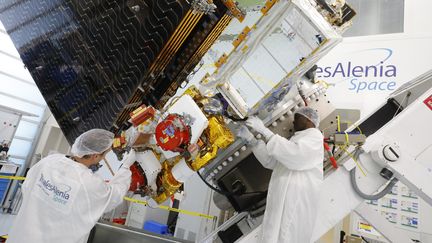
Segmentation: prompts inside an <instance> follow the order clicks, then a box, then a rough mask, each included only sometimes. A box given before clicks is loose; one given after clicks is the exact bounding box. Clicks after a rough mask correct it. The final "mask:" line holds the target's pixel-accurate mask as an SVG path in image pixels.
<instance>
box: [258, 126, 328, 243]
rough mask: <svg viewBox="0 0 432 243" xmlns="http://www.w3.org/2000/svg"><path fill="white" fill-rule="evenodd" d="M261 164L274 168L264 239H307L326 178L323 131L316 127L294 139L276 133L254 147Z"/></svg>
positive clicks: (287, 242) (296, 242)
mask: <svg viewBox="0 0 432 243" xmlns="http://www.w3.org/2000/svg"><path fill="white" fill-rule="evenodd" d="M253 153H254V155H255V157H256V158H257V159H258V160H259V161H260V162H261V164H262V165H263V166H264V167H265V168H268V169H271V170H273V173H272V176H271V179H270V184H269V188H268V195H267V204H266V211H265V214H264V220H263V224H262V226H263V227H262V229H263V232H262V242H265V243H276V242H278V243H308V242H310V241H311V237H312V231H313V227H314V223H315V218H316V214H317V207H318V205H317V203H318V198H319V190H320V185H321V184H322V181H323V159H324V150H323V135H322V134H321V132H320V131H319V130H318V129H316V128H309V129H306V130H303V131H299V132H296V133H295V134H294V136H292V137H291V139H289V140H288V139H286V138H283V137H281V136H279V135H277V134H275V135H273V136H272V137H271V138H270V140H269V142H268V143H267V145H266V144H265V143H264V142H263V141H262V140H260V141H259V143H258V144H257V145H256V146H255V147H254V148H253Z"/></svg>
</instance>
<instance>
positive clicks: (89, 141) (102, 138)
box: [71, 129, 114, 158]
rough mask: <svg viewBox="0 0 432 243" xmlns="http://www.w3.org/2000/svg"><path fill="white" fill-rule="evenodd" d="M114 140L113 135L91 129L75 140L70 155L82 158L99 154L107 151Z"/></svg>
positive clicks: (101, 130) (108, 132)
mask: <svg viewBox="0 0 432 243" xmlns="http://www.w3.org/2000/svg"><path fill="white" fill-rule="evenodd" d="M113 140H114V133H112V132H110V131H107V130H103V129H92V130H89V131H87V132H85V133H83V134H81V135H80V136H79V137H77V138H76V139H75V142H74V144H73V145H72V149H71V153H72V155H73V156H77V157H79V158H82V157H83V156H84V155H90V154H101V153H103V152H105V151H106V150H107V149H109V148H110V147H111V145H112V143H113Z"/></svg>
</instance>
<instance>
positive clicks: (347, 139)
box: [345, 132, 350, 145]
mask: <svg viewBox="0 0 432 243" xmlns="http://www.w3.org/2000/svg"><path fill="white" fill-rule="evenodd" d="M345 140H346V144H347V145H349V144H350V142H349V135H348V133H347V132H345Z"/></svg>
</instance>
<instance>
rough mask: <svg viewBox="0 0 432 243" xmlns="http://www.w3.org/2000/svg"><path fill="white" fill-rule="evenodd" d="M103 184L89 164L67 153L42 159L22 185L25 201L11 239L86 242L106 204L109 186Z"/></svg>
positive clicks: (13, 242)
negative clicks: (89, 167)
mask: <svg viewBox="0 0 432 243" xmlns="http://www.w3.org/2000/svg"><path fill="white" fill-rule="evenodd" d="M101 183H103V180H102V179H101V178H99V177H97V176H95V175H93V173H92V172H91V170H89V169H88V168H87V167H86V166H84V165H83V164H80V163H77V162H75V161H73V160H71V159H69V158H67V157H66V156H65V155H61V154H55V155H50V156H48V157H46V158H44V159H42V160H41V161H40V162H39V163H38V164H36V165H35V166H34V167H33V168H31V169H30V171H29V173H28V176H27V178H26V180H25V182H24V184H23V187H22V191H23V203H22V206H21V208H20V211H19V213H18V216H17V218H16V220H15V222H14V226H13V228H12V229H11V232H10V234H9V240H8V242H9V243H23V242H37V243H38V242H41V243H42V242H44V243H51V242H53V243H54V242H62V243H67V242H71V243H72V242H74V243H75V242H86V240H87V237H88V233H89V231H90V230H91V228H92V227H93V226H94V224H95V223H96V221H97V220H98V218H99V217H100V216H101V215H102V214H103V212H104V210H105V209H106V207H107V203H108V202H106V196H104V195H103V194H106V189H105V188H103V187H102V188H98V187H99V186H100V185H101ZM98 190H102V191H100V192H98ZM98 194H99V195H98ZM101 200H105V202H103V201H101Z"/></svg>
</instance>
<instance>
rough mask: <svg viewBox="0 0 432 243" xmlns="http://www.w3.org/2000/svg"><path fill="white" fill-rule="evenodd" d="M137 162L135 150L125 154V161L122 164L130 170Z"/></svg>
mask: <svg viewBox="0 0 432 243" xmlns="http://www.w3.org/2000/svg"><path fill="white" fill-rule="evenodd" d="M135 161H136V157H135V150H134V149H131V150H130V151H129V153H125V154H124V155H123V159H122V161H121V162H122V163H123V166H124V167H126V168H129V167H131V165H133V163H135Z"/></svg>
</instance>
